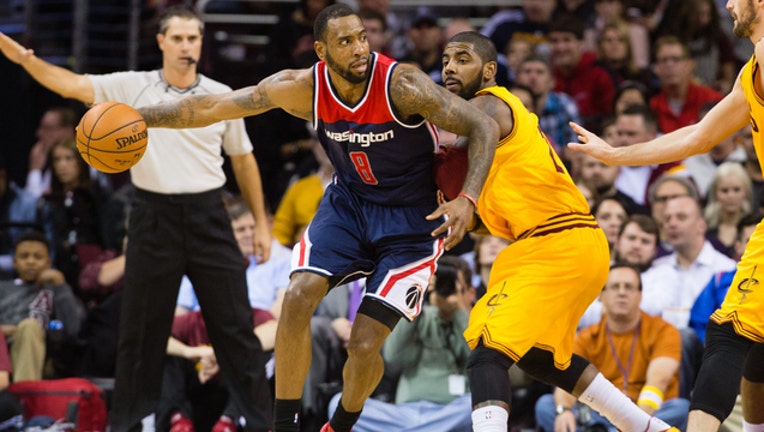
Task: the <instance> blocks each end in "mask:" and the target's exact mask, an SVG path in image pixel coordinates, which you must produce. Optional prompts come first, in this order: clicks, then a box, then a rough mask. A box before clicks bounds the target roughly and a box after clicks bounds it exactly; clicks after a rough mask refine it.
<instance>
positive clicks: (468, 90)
mask: <svg viewBox="0 0 764 432" xmlns="http://www.w3.org/2000/svg"><path fill="white" fill-rule="evenodd" d="M452 78H453V77H448V78H446V79H452ZM457 81H459V84H461V86H462V88H461V90H459V91H458V92H457V93H456V95H457V96H459V97H461V98H462V99H466V100H469V99H472V97H473V96H475V93H477V92H478V90H480V85H481V84H482V79H481V77H480V75H478V76H477V77H476V78H475V79H474V80H472V81H470V82H467V83H464V82H462V81H461V80H458V79H457Z"/></svg>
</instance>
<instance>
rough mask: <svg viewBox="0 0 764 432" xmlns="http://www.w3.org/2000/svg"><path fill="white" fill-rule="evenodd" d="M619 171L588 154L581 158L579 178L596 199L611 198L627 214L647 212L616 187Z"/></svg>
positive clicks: (615, 167) (617, 168)
mask: <svg viewBox="0 0 764 432" xmlns="http://www.w3.org/2000/svg"><path fill="white" fill-rule="evenodd" d="M620 172H621V167H618V166H615V165H614V166H607V165H605V164H604V163H602V162H600V161H599V160H597V159H595V158H593V157H591V156H589V155H584V156H583V157H582V158H581V171H580V177H579V180H580V181H582V182H583V183H584V184H585V185H587V186H589V187H590V188H591V189H592V191H594V194H595V196H596V197H597V199H600V200H601V199H605V198H613V199H616V200H617V201H618V202H620V203H621V205H622V206H623V207H624V209H625V210H626V213H628V214H635V213H642V214H647V208H646V207H644V206H642V205H639V204H637V203H636V202H635V201H634V200H633V199H632V198H631V197H630V196H628V195H626V194H625V193H623V192H622V191H620V190H619V189H618V188H617V187H616V185H615V181H616V179H617V178H618V175H619V174H620Z"/></svg>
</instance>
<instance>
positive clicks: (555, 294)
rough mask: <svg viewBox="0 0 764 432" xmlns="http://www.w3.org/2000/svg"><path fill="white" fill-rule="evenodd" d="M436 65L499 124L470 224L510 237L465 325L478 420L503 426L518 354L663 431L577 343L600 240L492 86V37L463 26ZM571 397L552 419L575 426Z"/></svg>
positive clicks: (526, 119) (635, 424)
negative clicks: (579, 352) (511, 370)
mask: <svg viewBox="0 0 764 432" xmlns="http://www.w3.org/2000/svg"><path fill="white" fill-rule="evenodd" d="M442 73H443V82H444V85H445V86H446V88H447V89H448V90H449V91H451V92H452V93H456V94H458V95H460V96H462V97H464V98H465V99H471V102H472V103H473V105H474V106H476V107H478V108H479V109H481V110H483V111H485V112H486V113H488V114H489V115H491V116H492V117H493V119H494V120H495V121H496V123H498V124H499V127H500V128H501V136H502V138H501V140H500V141H499V142H498V143H497V147H496V154H495V156H494V160H493V164H492V166H491V169H490V171H489V174H488V179H487V181H486V183H485V186H484V187H483V192H482V193H481V195H480V198H479V200H478V214H479V215H480V216H479V217H478V218H476V224H475V225H477V226H479V227H483V228H487V230H488V231H490V233H491V234H493V235H496V236H500V237H504V238H507V239H510V240H514V242H513V243H512V244H510V245H509V246H507V247H506V248H505V249H504V250H503V251H502V252H501V253H500V254H499V255H498V257H497V258H496V260H495V261H494V264H493V267H492V270H491V276H490V281H489V284H488V291H487V293H486V294H485V295H484V296H483V297H482V298H481V299H480V301H479V302H478V303H477V305H475V307H474V308H473V310H472V312H471V313H470V324H469V327H468V328H467V330H466V331H465V333H464V334H465V338H466V339H467V342H468V343H469V344H470V347H471V348H472V349H473V350H472V353H471V354H470V359H469V361H468V364H467V373H468V375H469V381H470V390H471V392H472V405H473V412H472V424H473V430H474V431H477V432H486V431H506V430H507V420H508V416H509V406H510V397H511V394H512V393H511V389H510V383H509V376H508V374H507V370H508V369H509V367H510V366H511V365H512V364H513V363H517V365H518V366H519V367H520V368H522V369H523V370H524V371H525V372H526V373H528V374H530V375H532V376H534V377H535V378H537V379H539V380H541V381H544V382H547V383H550V384H553V385H556V386H558V387H560V388H562V389H564V390H565V391H567V392H569V393H572V394H574V395H575V396H577V397H578V398H579V400H580V401H581V402H583V403H585V404H587V405H589V406H590V407H592V409H595V410H596V411H598V412H600V413H601V414H603V415H604V416H606V417H607V418H608V419H609V420H610V421H611V422H612V423H613V424H615V425H616V426H617V427H618V428H619V429H621V430H623V431H648V432H655V431H666V430H669V429H670V428H669V426H668V425H667V424H665V423H664V422H662V421H660V420H658V419H656V418H654V417H650V416H649V415H648V414H647V413H645V412H644V411H642V410H641V409H640V408H639V407H637V406H636V405H634V404H633V403H632V402H631V401H630V400H629V399H628V398H627V397H626V396H625V395H623V393H621V391H620V390H618V389H617V388H616V387H614V386H613V385H612V384H611V383H610V382H609V381H607V380H606V379H605V378H604V377H603V376H602V374H600V373H599V371H597V369H596V367H594V366H593V365H591V364H590V363H589V362H588V361H586V360H584V359H583V358H582V357H580V356H577V355H573V354H572V346H573V338H574V335H575V331H576V326H577V324H578V320H579V319H580V318H581V315H582V314H583V313H584V311H585V310H586V308H587V307H588V306H589V305H590V304H591V303H592V301H594V299H595V298H596V297H597V295H598V294H599V293H600V292H601V291H602V287H603V286H604V284H605V280H606V278H607V272H608V267H609V251H608V245H607V240H606V239H605V235H604V233H603V232H602V230H601V229H600V228H599V227H598V226H597V223H596V222H595V220H594V218H593V217H592V216H591V214H590V212H589V207H588V205H587V204H586V200H585V199H584V197H583V196H582V195H581V194H580V192H579V191H578V189H577V188H576V186H575V185H574V184H573V181H572V180H571V178H570V176H569V175H568V172H567V171H566V170H565V167H564V166H563V165H562V163H561V162H560V159H559V158H558V157H557V154H556V153H555V152H554V150H552V147H551V146H550V145H549V143H548V142H547V140H546V138H545V137H544V135H543V133H541V131H540V130H539V127H538V120H537V118H536V116H535V115H534V114H531V113H529V112H528V111H527V110H526V109H525V108H524V107H523V104H522V103H521V102H520V100H519V99H518V98H516V97H515V96H514V95H512V94H511V93H509V91H507V90H506V89H505V88H503V87H498V86H496V81H495V79H494V77H495V75H496V48H495V47H494V46H493V44H492V43H491V41H490V39H488V38H486V37H485V36H482V35H481V34H479V33H477V32H464V33H459V34H457V35H456V36H454V37H453V38H451V40H450V41H449V42H448V44H447V45H446V48H445V50H444V52H443V72H442ZM431 217H437V215H436V214H433V215H431ZM572 408H573V407H571V406H560V407H558V412H559V413H560V415H558V418H557V420H556V422H555V429H556V430H571V432H572V431H574V430H575V418H574V415H573V412H572ZM558 422H559V424H558ZM558 426H559V429H558ZM571 428H572V429H571ZM671 429H672V430H675V429H674V428H671Z"/></svg>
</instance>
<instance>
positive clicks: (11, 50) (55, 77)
mask: <svg viewBox="0 0 764 432" xmlns="http://www.w3.org/2000/svg"><path fill="white" fill-rule="evenodd" d="M0 51H2V52H3V55H5V57H6V58H8V60H10V61H12V62H14V63H16V64H18V65H21V67H23V68H24V70H26V71H27V73H29V75H30V76H31V77H32V78H34V79H35V81H37V82H39V83H40V84H42V85H43V86H44V87H46V88H47V89H49V90H51V91H53V92H55V93H58V94H59V95H61V96H63V97H65V98H72V99H77V100H79V101H81V102H84V103H86V104H90V103H92V102H93V99H94V98H95V92H94V90H93V86H92V85H91V84H90V79H89V78H88V77H87V76H85V75H80V74H76V73H74V72H72V71H70V70H68V69H65V68H62V67H59V66H56V65H53V64H51V63H48V62H46V61H45V60H43V59H41V58H39V57H37V56H35V55H34V52H33V51H32V50H31V49H27V48H24V47H23V46H21V45H20V44H19V43H18V42H16V41H15V40H13V39H11V38H10V37H8V36H7V35H5V34H3V33H0Z"/></svg>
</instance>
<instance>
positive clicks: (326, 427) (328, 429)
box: [321, 422, 353, 432]
mask: <svg viewBox="0 0 764 432" xmlns="http://www.w3.org/2000/svg"><path fill="white" fill-rule="evenodd" d="M321 432H334V429H332V425H330V424H329V422H326V424H325V425H324V427H322V428H321ZM350 432H353V431H352V430H351V431H350Z"/></svg>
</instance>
